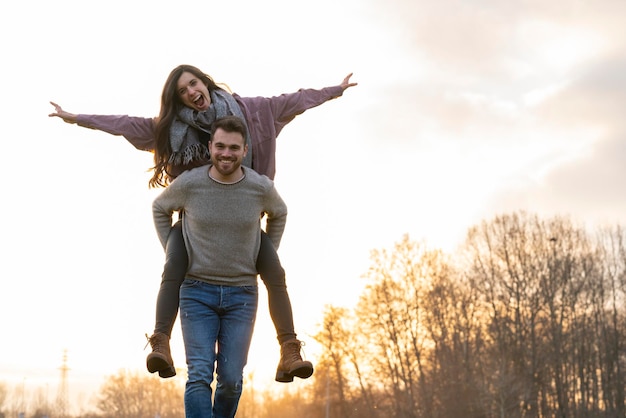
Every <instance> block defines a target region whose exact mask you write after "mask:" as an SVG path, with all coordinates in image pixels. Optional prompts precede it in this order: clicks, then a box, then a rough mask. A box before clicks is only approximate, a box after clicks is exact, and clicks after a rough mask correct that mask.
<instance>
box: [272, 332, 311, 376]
mask: <svg viewBox="0 0 626 418" xmlns="http://www.w3.org/2000/svg"><path fill="white" fill-rule="evenodd" d="M302 345H304V344H303V343H302V342H301V341H299V340H296V339H293V340H289V341H285V342H284V343H282V345H281V346H280V362H279V363H278V368H277V369H276V381H277V382H283V383H289V382H293V377H294V376H297V377H299V378H301V379H306V378H307V377H310V376H311V375H312V374H313V364H311V362H310V361H304V360H302V357H301V356H300V348H301V347H302Z"/></svg>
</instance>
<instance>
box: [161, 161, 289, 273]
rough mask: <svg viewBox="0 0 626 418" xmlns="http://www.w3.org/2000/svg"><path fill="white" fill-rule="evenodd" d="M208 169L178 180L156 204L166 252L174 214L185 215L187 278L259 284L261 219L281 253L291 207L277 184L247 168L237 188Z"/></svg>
mask: <svg viewBox="0 0 626 418" xmlns="http://www.w3.org/2000/svg"><path fill="white" fill-rule="evenodd" d="M209 168H210V166H204V167H198V168H195V169H192V170H189V171H186V172H184V173H183V174H181V175H180V176H179V177H177V178H176V179H175V180H174V181H173V182H172V183H171V184H170V185H169V186H168V187H167V188H166V189H164V190H163V191H162V192H161V194H160V195H159V196H158V197H157V198H156V199H155V200H154V202H153V204H152V212H153V217H154V225H155V227H156V230H157V234H158V236H159V239H160V240H161V244H162V245H163V247H165V244H166V242H167V236H168V234H169V232H170V229H171V226H172V214H173V212H174V211H178V210H183V211H184V216H183V236H184V239H185V246H186V247H187V252H188V255H189V268H188V270H187V275H186V278H189V279H196V280H202V281H205V282H208V283H211V284H216V285H226V286H252V285H256V283H257V281H256V276H257V269H256V258H257V255H258V253H259V246H260V242H261V214H262V213H266V214H267V224H266V232H267V234H268V235H269V237H270V238H271V240H272V242H273V243H274V246H275V247H276V248H278V246H279V245H280V240H281V238H282V235H283V231H284V229H285V224H286V221H287V206H286V205H285V202H284V201H283V200H282V198H281V197H280V195H279V194H278V192H277V191H276V189H275V187H274V182H273V181H272V180H270V179H269V178H267V177H266V176H262V175H260V174H258V173H256V172H255V171H254V170H252V169H249V168H247V167H243V170H244V174H245V176H244V177H243V179H242V180H240V181H239V182H237V183H234V184H222V183H219V182H217V181H215V180H213V179H211V178H210V177H209V174H208V173H209Z"/></svg>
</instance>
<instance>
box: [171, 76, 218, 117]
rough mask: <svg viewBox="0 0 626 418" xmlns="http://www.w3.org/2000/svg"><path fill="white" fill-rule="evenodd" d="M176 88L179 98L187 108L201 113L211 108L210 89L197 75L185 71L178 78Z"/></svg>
mask: <svg viewBox="0 0 626 418" xmlns="http://www.w3.org/2000/svg"><path fill="white" fill-rule="evenodd" d="M176 87H177V92H178V97H180V100H181V101H182V102H183V104H184V105H185V106H187V107H190V108H192V109H195V110H198V111H200V112H201V111H203V110H207V109H208V108H209V105H210V104H211V96H210V95H209V89H208V88H207V86H205V85H204V83H203V82H202V80H200V79H199V78H198V77H196V76H195V75H193V74H191V73H189V72H186V71H185V72H184V73H182V74H181V76H180V77H179V78H178V82H177V83H176Z"/></svg>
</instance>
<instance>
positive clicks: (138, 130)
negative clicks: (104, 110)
mask: <svg viewBox="0 0 626 418" xmlns="http://www.w3.org/2000/svg"><path fill="white" fill-rule="evenodd" d="M76 122H77V124H78V125H79V126H82V127H84V128H90V129H97V130H99V131H102V132H106V133H109V134H111V135H121V136H123V137H124V138H126V140H127V141H128V142H130V143H131V144H132V145H133V146H134V147H135V148H137V149H138V150H141V151H154V145H155V144H154V130H155V126H156V125H155V122H154V119H152V118H143V117H137V116H128V115H78V117H77V121H76Z"/></svg>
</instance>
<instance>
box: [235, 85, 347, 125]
mask: <svg viewBox="0 0 626 418" xmlns="http://www.w3.org/2000/svg"><path fill="white" fill-rule="evenodd" d="M342 94H343V89H342V88H341V86H334V87H325V88H323V89H321V90H316V89H300V90H298V91H297V92H295V93H285V94H281V95H279V96H273V97H240V96H237V95H236V94H233V96H235V97H236V98H237V99H238V101H239V102H240V105H242V107H243V108H244V113H246V114H247V115H248V117H249V118H253V117H254V115H257V117H259V118H260V119H261V120H262V121H264V122H268V121H269V120H268V118H271V120H273V122H274V129H275V132H274V134H275V135H276V136H278V134H279V133H280V131H281V130H282V128H283V127H284V126H285V125H287V124H288V123H289V122H291V121H292V120H293V119H294V118H295V117H296V116H298V115H300V114H302V113H304V112H305V111H306V110H308V109H312V108H314V107H317V106H319V105H321V104H322V103H325V102H327V101H329V100H332V99H335V98H337V97H340V96H341V95H342Z"/></svg>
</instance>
